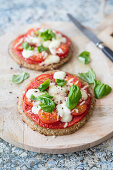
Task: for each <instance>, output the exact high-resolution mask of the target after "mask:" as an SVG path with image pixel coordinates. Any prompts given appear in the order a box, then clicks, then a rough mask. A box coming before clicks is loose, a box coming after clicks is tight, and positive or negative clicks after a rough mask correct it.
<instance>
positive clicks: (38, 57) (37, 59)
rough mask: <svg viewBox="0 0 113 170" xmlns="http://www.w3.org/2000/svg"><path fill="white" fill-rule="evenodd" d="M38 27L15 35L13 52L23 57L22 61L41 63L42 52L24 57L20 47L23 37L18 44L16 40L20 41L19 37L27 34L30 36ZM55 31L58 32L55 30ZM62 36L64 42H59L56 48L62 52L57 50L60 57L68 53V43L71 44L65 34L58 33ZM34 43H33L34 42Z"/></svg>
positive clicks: (42, 59)
mask: <svg viewBox="0 0 113 170" xmlns="http://www.w3.org/2000/svg"><path fill="white" fill-rule="evenodd" d="M39 29H40V28H37V29H34V28H31V29H29V30H28V31H27V33H25V34H24V35H21V36H19V37H17V39H16V40H15V42H14V50H15V53H16V54H17V55H18V56H19V57H21V59H23V60H24V61H26V62H27V63H29V64H37V63H41V62H43V61H44V60H45V59H44V58H43V55H42V53H39V54H37V55H34V56H31V57H29V58H24V57H23V55H22V51H23V48H22V43H23V42H24V39H23V41H22V42H21V43H19V45H18V42H19V41H20V39H21V38H22V37H23V38H25V37H27V36H28V35H29V36H32V33H34V32H36V31H38V30H39ZM57 33H60V32H58V31H57ZM60 34H61V35H62V36H63V37H64V38H66V43H61V44H60V46H59V48H57V51H59V49H61V50H62V52H60V53H59V52H58V54H57V55H58V56H59V57H60V58H61V59H62V58H65V57H66V56H67V55H68V53H69V49H70V44H71V41H70V40H69V38H68V37H67V36H65V35H63V34H62V33H60ZM16 44H17V46H16V47H15V45H16ZM29 45H33V44H30V43H29ZM34 45H35V44H34Z"/></svg>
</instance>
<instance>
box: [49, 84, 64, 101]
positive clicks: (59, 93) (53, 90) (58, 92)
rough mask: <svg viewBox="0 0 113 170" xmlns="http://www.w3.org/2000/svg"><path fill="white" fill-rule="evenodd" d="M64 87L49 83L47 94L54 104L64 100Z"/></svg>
mask: <svg viewBox="0 0 113 170" xmlns="http://www.w3.org/2000/svg"><path fill="white" fill-rule="evenodd" d="M66 91H67V87H66V86H63V87H61V86H56V85H55V83H50V86H49V90H48V93H49V94H50V96H53V100H54V102H55V103H57V104H58V103H60V102H63V101H64V100H66Z"/></svg>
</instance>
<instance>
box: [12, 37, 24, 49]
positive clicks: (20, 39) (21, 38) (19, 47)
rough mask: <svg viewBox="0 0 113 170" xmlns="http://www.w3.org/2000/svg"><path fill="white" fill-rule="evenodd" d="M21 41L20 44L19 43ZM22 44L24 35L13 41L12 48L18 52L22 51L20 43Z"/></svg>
mask: <svg viewBox="0 0 113 170" xmlns="http://www.w3.org/2000/svg"><path fill="white" fill-rule="evenodd" d="M20 41H21V42H20ZM19 42H20V43H19ZM23 42H24V35H20V36H19V37H18V38H17V39H16V40H15V41H14V47H15V49H16V50H18V51H22V50H23V48H22V43H23Z"/></svg>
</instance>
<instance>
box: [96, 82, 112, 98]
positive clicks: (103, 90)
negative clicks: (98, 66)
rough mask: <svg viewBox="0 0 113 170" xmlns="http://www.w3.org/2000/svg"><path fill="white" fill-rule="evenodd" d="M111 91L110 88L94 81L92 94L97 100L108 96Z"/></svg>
mask: <svg viewBox="0 0 113 170" xmlns="http://www.w3.org/2000/svg"><path fill="white" fill-rule="evenodd" d="M111 91H112V88H111V87H110V86H109V85H107V84H104V83H101V82H100V81H96V85H95V87H94V93H95V96H96V98H97V99H100V98H102V97H104V96H106V95H108V94H109V93H110V92H111Z"/></svg>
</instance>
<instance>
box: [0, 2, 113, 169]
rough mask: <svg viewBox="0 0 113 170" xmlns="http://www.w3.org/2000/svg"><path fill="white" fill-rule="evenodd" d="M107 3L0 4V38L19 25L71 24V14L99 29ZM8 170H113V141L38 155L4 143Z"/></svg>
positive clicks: (1, 154)
mask: <svg viewBox="0 0 113 170" xmlns="http://www.w3.org/2000/svg"><path fill="white" fill-rule="evenodd" d="M103 6H104V0H95V1H93V0H47V1H45V0H27V1H25V0H19V1H17V0H11V1H10V0H0V16H1V17H0V35H2V34H3V33H5V32H8V31H11V30H12V29H13V27H14V25H15V24H18V25H22V24H30V23H36V22H41V21H48V20H49V21H69V20H68V18H67V16H66V13H67V12H71V13H72V14H73V15H74V16H75V17H77V18H78V19H79V20H80V21H81V22H82V23H83V24H85V25H87V26H90V27H96V26H97V25H98V24H99V23H100V22H101V21H102V20H103V18H104V15H103V9H104V8H103ZM112 12H113V0H108V1H107V3H106V8H105V13H106V14H110V13H112ZM2 169H3V170H4V169H12V170H13V169H14V170H15V169H16V170H20V169H22V170H26V169H33V170H35V169H42V170H46V169H47V170H49V169H52V170H60V169H66V170H68V169H70V170H73V169H79V170H81V169H84V170H85V169H92V170H96V169H103V170H112V169H113V138H112V139H110V140H108V141H106V142H104V143H103V144H101V145H98V146H95V147H93V148H91V149H87V150H84V151H80V152H76V153H73V154H62V155H49V154H38V153H34V152H29V151H25V150H23V149H19V148H16V147H15V146H12V145H11V144H8V143H7V142H5V141H3V140H2V139H0V170H2Z"/></svg>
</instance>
